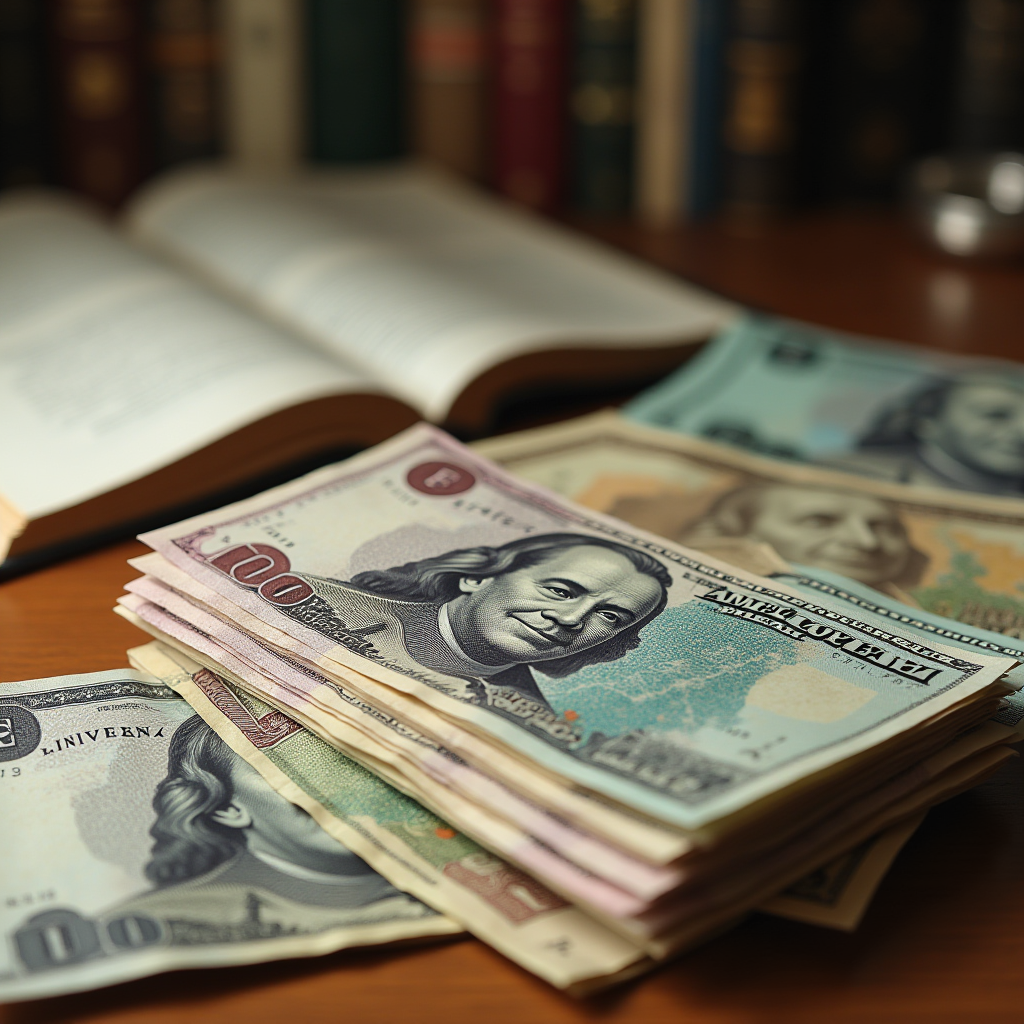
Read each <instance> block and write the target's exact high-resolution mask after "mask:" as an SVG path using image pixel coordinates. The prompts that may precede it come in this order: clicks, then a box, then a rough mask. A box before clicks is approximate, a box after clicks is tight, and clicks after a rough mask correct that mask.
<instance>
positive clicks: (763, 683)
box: [144, 425, 1013, 829]
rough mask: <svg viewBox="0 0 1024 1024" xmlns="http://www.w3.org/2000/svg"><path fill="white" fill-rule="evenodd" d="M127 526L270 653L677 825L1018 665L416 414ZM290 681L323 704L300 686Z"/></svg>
mask: <svg viewBox="0 0 1024 1024" xmlns="http://www.w3.org/2000/svg"><path fill="white" fill-rule="evenodd" d="M144 540H145V541H146V542H147V543H148V544H149V545H150V546H151V547H152V548H153V549H154V550H156V551H157V552H159V553H160V554H161V555H162V556H163V557H164V558H165V559H166V560H167V561H169V562H171V563H173V564H174V565H176V566H177V567H178V568H179V569H180V570H181V571H183V572H185V573H186V574H188V575H189V576H191V577H192V578H193V579H195V580H196V581H198V582H199V583H200V584H201V585H202V587H203V588H204V593H205V595H206V596H205V597H204V603H205V605H206V606H207V607H209V608H210V609H211V610H213V611H215V612H216V614H218V615H220V616H223V617H224V618H225V619H226V620H232V616H233V615H234V616H242V617H246V618H247V619H248V620H252V621H255V622H257V623H259V624H262V631H263V634H264V635H265V637H267V638H270V637H273V640H272V642H273V644H274V646H275V649H277V650H278V651H280V652H281V653H283V654H285V655H289V656H296V657H299V658H301V659H303V660H304V662H305V663H307V664H312V665H315V666H316V667H317V669H318V670H319V671H322V673H323V674H324V675H325V676H326V677H328V678H330V676H331V673H332V672H333V673H335V675H337V676H338V677H339V678H341V677H342V676H343V675H344V673H345V672H355V673H360V674H362V676H364V677H370V678H371V679H372V680H375V681H376V682H377V683H378V684H383V685H378V686H377V687H376V688H375V689H374V691H373V692H374V695H375V698H376V699H379V701H380V705H381V706H382V707H385V708H388V707H391V705H388V703H387V701H388V698H387V694H388V692H389V691H392V690H393V691H395V692H398V693H401V694H405V695H410V696H413V697H416V698H418V699H419V700H420V701H422V702H424V703H425V704H427V705H430V706H431V707H432V708H434V709H436V710H437V711H440V712H443V713H444V714H446V715H448V716H451V717H452V718H455V719H459V720H460V721H462V722H465V723H467V724H468V726H469V727H470V728H471V729H472V730H473V731H475V732H478V733H480V734H485V735H487V736H489V737H491V738H492V739H493V740H494V741H497V742H499V743H501V744H503V745H504V746H505V747H507V748H508V749H510V750H514V751H517V752H518V753H519V754H521V755H522V756H524V757H526V758H529V759H530V760H532V761H534V762H535V763H536V764H538V765H540V766H542V767H543V768H545V769H548V770H550V771H552V772H555V773H557V774H558V775H559V776H561V777H562V778H564V779H566V780H567V781H571V782H572V783H573V784H576V785H580V786H584V787H587V788H588V789H590V790H592V791H594V792H596V793H599V794H601V795H603V796H605V797H610V798H612V799H614V800H618V801H619V802H620V803H622V804H624V805H626V806H628V807H631V808H634V809H636V810H639V811H641V812H644V813H647V814H649V815H651V816H652V817H654V818H656V819H658V820H660V821H663V822H666V823H669V824H672V825H675V826H679V827H682V828H684V829H697V828H701V827H702V826H704V825H706V824H708V823H710V822H716V821H719V820H722V819H724V818H725V817H726V816H728V815H730V814H733V813H736V812H738V811H740V810H742V809H746V808H749V807H751V806H753V805H754V804H755V803H757V802H758V801H760V800H762V799H764V798H765V797H767V796H768V795H770V794H775V793H777V792H779V791H780V790H781V789H783V788H784V787H787V786H791V785H795V784H796V783H797V782H798V781H801V780H809V779H812V778H813V779H814V780H815V784H817V785H824V784H825V779H826V775H825V774H824V773H825V772H826V770H832V769H835V768H836V767H837V766H839V765H842V764H843V763H844V762H847V763H849V759H850V758H853V757H855V756H860V755H864V754H865V753H866V752H867V751H870V750H872V749H874V748H876V747H877V746H878V745H879V744H882V743H887V742H889V741H893V742H891V743H890V745H889V746H888V747H887V748H886V750H889V751H892V750H895V749H896V748H897V747H898V746H899V744H900V742H902V740H903V738H904V737H906V736H907V735H908V734H909V733H910V732H911V731H912V730H915V729H917V727H918V726H921V727H922V730H923V734H922V740H925V739H926V738H927V737H930V736H932V735H933V734H932V733H930V732H929V731H928V730H930V729H931V727H932V723H937V722H939V721H940V720H942V719H941V717H940V716H944V715H945V714H946V712H952V711H953V709H955V708H960V709H962V710H963V711H964V712H965V713H966V711H967V709H968V708H969V707H970V706H971V705H972V704H973V703H975V702H976V700H987V697H988V695H991V694H993V693H994V691H993V689H992V687H993V684H995V682H996V680H998V679H999V678H1000V677H1001V676H1002V675H1003V674H1004V673H1005V672H1006V671H1008V669H1009V668H1011V667H1012V665H1013V662H1011V661H1008V660H1007V659H1005V658H1002V657H993V656H989V655H987V654H984V653H981V652H978V651H972V652H971V653H970V654H969V655H965V654H964V653H963V652H960V651H951V650H949V649H947V648H945V647H944V646H943V645H940V644H931V643H922V642H920V641H918V640H916V639H911V638H908V637H906V636H904V635H902V634H900V632H899V631H898V629H896V628H893V629H891V630H889V629H882V628H880V627H879V626H878V625H876V624H874V623H868V622H864V621H860V620H858V619H857V618H856V617H852V616H848V615H845V612H844V616H845V617H844V618H842V619H841V620H837V619H836V618H835V614H834V613H835V611H836V609H835V606H834V605H831V604H830V602H829V601H827V600H825V599H821V600H814V601H811V600H809V599H808V598H806V597H805V596H802V595H801V594H800V593H799V592H797V591H794V590H790V589H788V588H787V587H786V586H785V585H784V584H777V583H773V582H771V581H766V580H765V579H764V578H762V577H759V576H755V575H753V574H750V573H747V572H745V571H743V570H740V569H737V568H736V567H735V566H732V565H728V564H726V563H723V562H719V561H717V560H715V559H714V558H710V557H707V556H705V555H702V554H701V553H699V552H697V551H695V550H693V549H690V548H686V547H683V546H680V545H678V544H675V543H672V542H671V541H668V540H665V539H663V537H659V536H656V535H654V534H652V533H647V532H645V531H643V530H639V529H636V528H635V527H633V526H630V525H629V524H628V523H626V522H623V521H622V520H621V519H614V518H610V517H607V516H604V515H601V514H600V513H597V512H594V511H592V510H590V509H587V508H584V507H582V506H580V505H577V504H574V503H572V502H570V501H567V500H566V499H564V498H562V497H560V496H559V495H557V494H555V493H554V492H553V491H550V490H546V489H543V488H537V487H535V486H533V485H531V484H529V483H526V482H524V481H523V480H522V479H521V478H516V477H513V476H510V475H508V474H506V473H504V472H503V471H502V470H501V469H500V468H499V467H498V466H497V465H495V464H494V463H493V462H489V461H487V460H485V459H483V458H481V457H480V456H479V455H477V454H475V453H474V452H472V451H470V450H468V449H466V448H465V447H464V446H462V445H459V444H458V443H457V442H455V441H454V440H453V439H452V438H450V437H448V436H447V435H445V434H444V433H442V432H441V431H438V430H436V429H434V428H431V427H427V426H425V425H424V426H419V427H416V428H413V429H411V430H409V431H406V432H405V433H404V434H401V435H399V436H398V437H396V438H394V439H393V440H392V441H389V442H387V443H386V444H384V445H380V446H378V447H377V448H375V449H373V450H371V451H369V452H366V453H364V454H363V455H361V456H357V457H356V458H354V459H351V460H349V461H347V462H345V463H340V464H338V465H336V466H331V467H327V468H325V469H323V470H320V471H318V472H317V473H315V474H311V475H310V476H308V477H305V478H302V479H300V480H297V481H294V482H292V483H290V484H287V485H285V486H284V487H281V488H277V489H275V490H273V491H268V492H266V493H265V494H261V495H258V496H256V497H254V498H251V499H247V500H246V501H245V502H240V503H238V504H237V505H234V506H229V507H227V508H225V509H220V510H217V511H214V512H210V513H206V514H204V515H202V516H197V517H195V518H194V519H192V520H189V521H186V522H183V523H179V524H175V525H173V526H169V527H166V528H164V529H161V530H158V531H154V532H153V533H150V534H147V535H146V536H145V537H144ZM332 666H333V668H332ZM292 688H293V690H294V694H293V697H294V699H295V700H297V701H299V702H300V703H301V701H303V700H305V701H308V702H309V703H310V704H311V705H313V704H316V703H318V702H319V703H321V704H324V705H326V704H327V703H328V700H329V694H328V693H327V692H323V684H322V683H318V682H317V681H316V680H315V679H313V678H310V679H309V680H307V681H305V682H303V681H301V680H298V681H296V682H294V683H293V684H292ZM367 692H369V691H367ZM934 742H939V741H938V739H935V740H934ZM830 777H831V776H830Z"/></svg>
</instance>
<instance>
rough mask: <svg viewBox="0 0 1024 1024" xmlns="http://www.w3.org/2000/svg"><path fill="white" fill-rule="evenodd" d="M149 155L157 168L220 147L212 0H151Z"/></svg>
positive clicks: (216, 29) (216, 34)
mask: <svg viewBox="0 0 1024 1024" xmlns="http://www.w3.org/2000/svg"><path fill="white" fill-rule="evenodd" d="M149 53H150V82H151V86H152V115H153V120H152V137H153V154H154V158H155V162H156V165H157V166H158V167H170V166H172V165H173V164H177V163H181V162H182V161H184V160H197V159H202V158H204V157H212V156H216V155H217V153H219V152H220V148H221V125H220V35H219V26H218V24H217V19H216V4H215V0H150V6H149Z"/></svg>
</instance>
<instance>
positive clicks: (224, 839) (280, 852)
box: [0, 670, 454, 999]
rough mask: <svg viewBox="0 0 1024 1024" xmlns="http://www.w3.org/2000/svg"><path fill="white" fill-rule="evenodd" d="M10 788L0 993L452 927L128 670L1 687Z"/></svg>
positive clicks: (169, 697)
mask: <svg viewBox="0 0 1024 1024" xmlns="http://www.w3.org/2000/svg"><path fill="white" fill-rule="evenodd" d="M273 717H274V718H275V719H280V720H281V721H280V722H277V723H276V724H278V725H282V724H283V723H287V726H286V727H284V728H280V729H278V733H279V734H280V735H278V736H277V740H278V741H280V739H283V738H286V737H287V736H288V735H290V734H291V733H293V732H295V731H296V729H297V728H298V727H297V726H296V725H295V724H294V723H292V722H290V721H289V720H287V719H285V718H284V716H283V715H280V714H278V713H274V716H273ZM264 724H265V725H268V726H269V725H273V724H275V723H273V722H267V723H264ZM268 734H270V733H269V732H268ZM0 804H2V806H3V809H4V821H5V828H4V833H3V838H2V839H0V850H2V856H3V863H4V871H3V878H2V880H0V933H2V934H3V935H4V937H5V939H6V941H5V942H4V943H3V944H2V945H0V998H4V999H19V998H34V997H36V996H40V995H52V994H55V993H57V992H66V991H75V990H78V989H83V988H93V987H96V986H97V985H103V984H111V983H113V982H116V981H121V980H124V979H126V978H131V977H138V976H141V975H146V974H151V973H154V972H156V971H161V970H170V969H173V968H177V967H184V966H190V965H192V966H200V965H204V964H207V963H219V964H225V963H250V962H254V961H261V960H269V959H275V958H278V957H285V956H299V955H306V954H309V953H314V952H326V951H328V950H330V949H338V948H341V947H343V946H347V945H352V944H361V943H366V942H381V941H389V940H390V939H392V938H398V937H411V936H414V935H427V934H436V933H441V932H444V931H452V930H454V928H453V926H452V925H451V922H449V921H447V920H446V919H445V918H443V917H441V916H440V915H438V914H436V913H435V912H434V911H432V910H430V909H429V908H428V907H426V906H425V905H424V904H422V903H420V902H419V901H417V900H415V899H413V898H412V897H410V896H408V895H406V894H405V893H401V892H399V891H398V890H396V889H395V888H394V887H393V886H391V885H390V884H389V883H388V882H387V881H386V880H385V879H384V878H382V877H381V876H380V875H379V874H377V872H375V871H374V870H373V869H372V868H370V867H369V866H368V865H367V864H366V863H365V862H364V861H363V860H361V859H360V858H359V857H357V856H356V855H355V854H354V853H352V852H351V851H350V850H348V849H346V847H345V846H343V845H342V844H341V843H339V842H338V841H337V840H336V839H334V838H332V837H331V836H330V835H328V834H327V833H326V832H325V831H324V830H323V829H321V828H320V826H319V825H317V823H316V822H315V821H314V820H313V818H311V817H310V816H309V815H308V814H307V813H306V812H305V811H303V810H301V809H299V808H298V807H296V806H295V805H294V804H292V803H289V802H288V801H287V800H285V799H284V797H282V796H280V795H279V794H278V793H277V792H275V790H273V789H272V788H271V787H270V786H269V785H268V784H267V783H266V782H264V781H263V779H262V778H261V777H260V775H259V774H258V773H257V772H256V770H255V769H253V768H252V767H250V766H249V765H248V764H247V763H246V762H245V761H244V760H243V759H242V758H241V757H239V756H238V755H237V754H235V753H234V752H233V751H232V750H230V749H229V747H228V746H227V744H226V743H225V742H224V741H223V740H222V739H221V738H220V737H219V736H218V735H217V734H216V733H215V732H214V731H213V730H212V729H211V728H210V727H209V726H208V725H206V723H205V722H203V720H202V719H201V718H200V717H199V716H198V715H196V714H195V713H194V712H193V711H192V709H191V708H190V707H189V706H188V705H187V704H186V703H185V701H183V700H182V699H181V698H180V697H179V696H178V695H177V694H176V693H175V692H174V691H173V690H171V689H169V688H168V687H166V686H163V685H161V684H159V683H156V682H154V681H153V680H152V679H151V678H149V677H147V676H145V675H142V674H140V673H137V672H133V671H130V670H122V671H118V672H106V673H95V674H92V675H87V676H70V677H62V678H59V679H48V680H34V681H32V682H29V683H20V684H7V685H5V686H4V687H3V689H2V692H0Z"/></svg>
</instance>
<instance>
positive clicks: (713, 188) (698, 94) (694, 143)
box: [684, 0, 729, 219]
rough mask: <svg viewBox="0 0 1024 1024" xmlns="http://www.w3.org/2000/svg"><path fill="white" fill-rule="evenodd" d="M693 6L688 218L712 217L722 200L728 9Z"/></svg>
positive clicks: (713, 1) (714, 3)
mask: <svg viewBox="0 0 1024 1024" xmlns="http://www.w3.org/2000/svg"><path fill="white" fill-rule="evenodd" d="M691 2H692V3H693V5H694V12H693V17H694V30H693V35H694V45H693V64H694V66H693V70H692V74H693V100H692V110H693V114H692V122H691V128H690V130H691V136H690V166H689V169H688V183H689V194H688V195H687V196H686V197H685V200H684V204H685V207H686V208H687V211H688V213H689V215H690V217H692V218H695V219H699V218H701V217H707V216H708V215H710V214H712V213H714V212H715V211H716V210H717V209H718V207H719V204H720V202H721V198H722V159H723V141H722V117H723V109H724V103H725V78H726V76H725V44H726V40H727V36H728V29H729V5H728V4H727V3H724V2H723V0H691Z"/></svg>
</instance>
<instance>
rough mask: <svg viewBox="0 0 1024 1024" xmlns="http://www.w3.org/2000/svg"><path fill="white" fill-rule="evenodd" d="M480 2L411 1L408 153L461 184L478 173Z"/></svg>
mask: <svg viewBox="0 0 1024 1024" xmlns="http://www.w3.org/2000/svg"><path fill="white" fill-rule="evenodd" d="M486 33H487V9H486V0H412V11H411V19H410V26H409V64H410V68H411V72H410V74H411V78H412V81H411V83H410V84H411V90H412V91H411V104H412V137H413V148H414V150H415V152H416V154H417V155H418V156H421V157H423V158H424V159H426V160H429V161H431V162H432V163H436V164H439V165H440V166H442V167H445V168H447V169H448V170H450V171H454V172H455V173H456V174H461V175H464V176H465V177H467V178H481V177H482V176H483V173H484V153H485V124H484V117H485V113H486V99H487V97H486V90H487V84H486V60H485V48H486V42H487V34H486Z"/></svg>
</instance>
